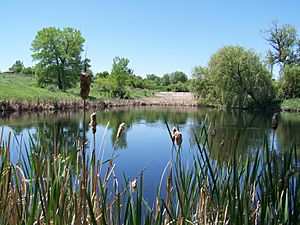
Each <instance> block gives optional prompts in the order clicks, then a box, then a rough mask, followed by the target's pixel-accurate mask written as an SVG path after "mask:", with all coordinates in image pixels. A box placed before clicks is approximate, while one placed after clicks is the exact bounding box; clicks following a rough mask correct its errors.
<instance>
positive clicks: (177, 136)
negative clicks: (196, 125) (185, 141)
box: [172, 127, 182, 145]
mask: <svg viewBox="0 0 300 225" xmlns="http://www.w3.org/2000/svg"><path fill="white" fill-rule="evenodd" d="M172 131H173V135H172V140H173V142H174V141H175V143H176V144H177V145H181V143H182V134H181V132H179V131H178V130H177V128H176V127H173V129H172Z"/></svg>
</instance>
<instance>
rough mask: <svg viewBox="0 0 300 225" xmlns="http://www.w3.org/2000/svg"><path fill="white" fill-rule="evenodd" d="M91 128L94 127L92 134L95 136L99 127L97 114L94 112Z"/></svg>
mask: <svg viewBox="0 0 300 225" xmlns="http://www.w3.org/2000/svg"><path fill="white" fill-rule="evenodd" d="M90 126H91V127H92V132H93V134H95V133H96V130H97V129H96V127H97V114H96V113H95V112H94V113H92V114H91V122H90Z"/></svg>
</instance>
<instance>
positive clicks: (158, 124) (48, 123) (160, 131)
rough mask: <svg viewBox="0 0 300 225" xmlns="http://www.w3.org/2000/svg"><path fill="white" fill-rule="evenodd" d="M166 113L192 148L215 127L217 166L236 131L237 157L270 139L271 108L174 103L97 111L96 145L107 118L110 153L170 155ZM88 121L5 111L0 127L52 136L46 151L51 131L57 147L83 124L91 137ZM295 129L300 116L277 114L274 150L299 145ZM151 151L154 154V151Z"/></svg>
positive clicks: (212, 140) (226, 157)
mask: <svg viewBox="0 0 300 225" xmlns="http://www.w3.org/2000/svg"><path fill="white" fill-rule="evenodd" d="M90 113H91V112H90ZM88 114H89V113H88ZM164 117H165V118H166V120H167V121H168V124H169V126H170V127H173V126H177V127H179V129H180V131H181V132H182V133H183V138H184V143H183V144H184V147H185V148H186V149H190V148H195V145H196V142H195V139H194V134H195V135H196V136H198V137H200V136H201V135H200V133H201V125H202V124H203V123H205V124H206V126H207V127H208V128H210V129H212V128H215V130H216V135H215V136H214V138H212V137H210V136H209V143H210V144H211V145H212V148H211V149H210V151H211V152H210V157H211V158H212V159H216V160H218V161H219V162H220V164H222V162H226V161H228V160H229V159H230V157H231V156H232V154H231V153H230V146H231V145H233V144H237V143H235V142H236V141H235V140H236V139H235V137H236V136H237V135H240V138H239V142H238V146H239V148H238V154H240V155H241V154H243V153H248V152H255V151H256V150H257V149H258V148H259V147H260V146H262V145H263V141H264V140H263V138H264V137H267V138H270V137H272V130H271V117H272V113H271V112H261V111H237V110H229V111H228V110H218V109H207V108H178V107H177V108H176V107H170V108H166V107H164V108H162V107H138V108H116V109H110V110H104V111H99V112H97V121H98V127H97V133H96V135H97V137H98V138H97V145H98V146H99V145H100V138H101V136H102V135H103V133H104V128H105V126H106V124H107V123H108V122H109V124H110V125H109V129H108V134H107V136H106V148H107V149H108V150H107V151H108V152H110V151H111V149H112V148H115V149H119V150H120V149H127V150H128V151H133V152H135V153H136V155H134V156H132V157H133V158H136V157H139V158H145V157H147V155H148V153H149V152H150V153H151V154H150V155H151V156H154V157H157V158H161V156H162V155H164V157H166V156H167V157H169V153H168V151H169V150H165V149H170V147H169V146H170V138H169V135H168V131H167V126H166V124H165V122H164ZM87 118H88V116H87ZM122 122H125V123H126V129H125V131H124V133H123V135H122V136H121V137H120V138H118V139H117V138H116V135H117V130H118V127H119V125H120V123H122ZM88 123H89V121H88V120H87V121H86V124H83V122H82V115H81V114H80V113H74V112H65V113H45V112H44V113H27V114H4V115H2V116H1V117H0V126H2V127H5V128H6V129H5V130H7V131H6V133H7V132H8V130H12V131H13V132H15V133H16V135H17V136H18V135H24V139H26V137H28V136H26V134H25V133H28V131H31V132H33V133H37V132H43V133H44V134H45V135H46V137H47V138H48V139H49V140H50V141H49V142H47V144H48V147H49V148H50V149H54V146H53V145H54V142H53V140H54V139H53V138H52V137H51V135H53V136H55V137H56V139H57V142H58V146H57V147H58V149H59V148H60V147H62V144H63V138H65V137H67V138H68V140H69V141H68V143H64V146H65V144H67V145H69V147H70V149H71V145H73V144H74V141H75V140H76V138H78V137H82V136H83V134H82V132H83V126H85V127H86V130H87V137H88V138H89V139H90V140H91V137H92V136H91V131H89V130H88V129H89V126H88ZM53 132H54V133H53ZM299 133H300V114H297V113H281V117H280V123H279V127H278V129H277V131H276V135H275V141H276V145H275V146H276V148H277V150H280V151H282V152H283V151H284V149H286V148H288V147H289V146H290V145H291V144H292V143H295V144H296V145H297V146H298V147H299V146H300V137H299V135H296V134H299ZM4 137H5V135H4ZM34 137H38V136H37V135H35V136H34ZM135 148H136V149H135ZM153 152H154V153H155V152H156V153H155V154H156V155H155V154H154V153H153ZM152 153H153V154H152ZM120 154H121V153H120ZM127 154H128V153H127ZM120 156H121V157H123V156H122V155H120ZM121 157H120V158H121ZM124 157H125V156H124ZM164 157H162V158H164ZM149 160H150V159H148V161H149ZM121 161H122V163H127V162H126V161H123V160H121ZM129 161H130V160H129ZM131 161H132V160H131Z"/></svg>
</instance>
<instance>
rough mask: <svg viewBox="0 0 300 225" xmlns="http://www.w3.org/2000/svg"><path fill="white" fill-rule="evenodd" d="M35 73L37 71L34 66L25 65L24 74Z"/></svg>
mask: <svg viewBox="0 0 300 225" xmlns="http://www.w3.org/2000/svg"><path fill="white" fill-rule="evenodd" d="M34 73H35V71H34V68H32V67H24V68H23V69H22V74H25V75H33V74H34Z"/></svg>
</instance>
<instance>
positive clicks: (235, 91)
mask: <svg viewBox="0 0 300 225" xmlns="http://www.w3.org/2000/svg"><path fill="white" fill-rule="evenodd" d="M197 70H198V71H196V72H197V73H198V74H197V76H199V78H198V80H197V81H194V83H195V82H196V84H199V85H200V87H198V89H197V90H198V95H199V96H205V95H207V96H209V97H210V98H212V99H215V101H216V102H217V103H220V104H223V105H226V106H229V107H231V106H236V107H245V106H249V105H255V106H257V107H264V106H266V105H268V104H270V103H271V102H272V100H273V99H274V97H275V89H274V85H273V82H272V79H271V74H270V73H269V72H268V70H267V68H266V67H265V66H264V65H263V64H262V63H261V61H260V58H259V56H258V55H257V54H256V53H254V52H253V51H250V50H248V51H247V50H245V49H244V48H243V47H241V46H226V47H223V48H221V49H219V50H218V51H217V52H216V53H215V54H214V55H212V57H211V59H210V61H209V64H208V67H207V68H199V69H197Z"/></svg>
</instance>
